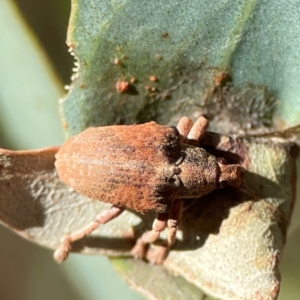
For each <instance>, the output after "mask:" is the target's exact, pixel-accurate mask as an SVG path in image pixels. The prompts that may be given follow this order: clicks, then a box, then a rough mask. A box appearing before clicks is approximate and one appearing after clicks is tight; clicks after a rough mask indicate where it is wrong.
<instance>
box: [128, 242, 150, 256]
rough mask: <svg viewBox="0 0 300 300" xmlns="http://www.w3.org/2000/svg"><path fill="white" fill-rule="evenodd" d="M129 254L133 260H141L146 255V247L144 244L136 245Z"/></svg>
mask: <svg viewBox="0 0 300 300" xmlns="http://www.w3.org/2000/svg"><path fill="white" fill-rule="evenodd" d="M130 253H131V254H132V256H133V257H134V258H139V259H143V258H144V257H145V254H146V245H145V244H144V243H136V244H135V245H134V247H133V248H132V249H131V251H130Z"/></svg>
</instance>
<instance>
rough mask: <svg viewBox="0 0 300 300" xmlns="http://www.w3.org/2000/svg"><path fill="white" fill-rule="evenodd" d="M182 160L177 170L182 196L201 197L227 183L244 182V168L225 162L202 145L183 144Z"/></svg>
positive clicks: (236, 184)
mask: <svg viewBox="0 0 300 300" xmlns="http://www.w3.org/2000/svg"><path fill="white" fill-rule="evenodd" d="M182 152H183V156H182V162H179V164H178V167H177V168H176V172H177V174H178V177H179V180H180V182H181V185H180V186H179V188H178V190H179V191H178V194H179V196H180V197H182V198H199V197H201V196H203V195H206V194H209V193H211V192H212V191H213V190H215V189H217V188H223V187H225V186H226V185H231V186H236V187H238V186H240V185H241V184H242V178H241V173H242V168H241V167H240V165H236V164H225V160H223V159H219V158H216V157H215V156H214V155H211V154H210V153H208V152H207V151H206V150H205V149H203V148H200V147H193V146H189V145H182Z"/></svg>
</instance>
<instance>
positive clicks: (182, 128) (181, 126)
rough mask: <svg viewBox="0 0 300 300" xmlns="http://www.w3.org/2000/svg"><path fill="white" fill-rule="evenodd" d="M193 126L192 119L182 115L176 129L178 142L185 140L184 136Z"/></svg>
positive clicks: (185, 136)
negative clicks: (178, 136)
mask: <svg viewBox="0 0 300 300" xmlns="http://www.w3.org/2000/svg"><path fill="white" fill-rule="evenodd" d="M192 127H193V121H192V120H191V119H190V118H188V117H182V118H181V119H180V120H179V122H178V124H177V129H178V131H179V133H180V142H181V143H184V142H185V141H186V138H187V136H188V134H189V132H190V130H191V128H192Z"/></svg>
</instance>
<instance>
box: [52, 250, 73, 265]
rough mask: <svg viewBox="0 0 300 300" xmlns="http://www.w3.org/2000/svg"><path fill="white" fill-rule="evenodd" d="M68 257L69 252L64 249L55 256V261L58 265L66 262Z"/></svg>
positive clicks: (57, 251)
mask: <svg viewBox="0 0 300 300" xmlns="http://www.w3.org/2000/svg"><path fill="white" fill-rule="evenodd" d="M68 256H69V251H65V250H64V249H57V250H56V251H55V252H54V254H53V257H54V259H55V261H57V262H58V263H61V262H63V261H65V260H66V259H67V258H68Z"/></svg>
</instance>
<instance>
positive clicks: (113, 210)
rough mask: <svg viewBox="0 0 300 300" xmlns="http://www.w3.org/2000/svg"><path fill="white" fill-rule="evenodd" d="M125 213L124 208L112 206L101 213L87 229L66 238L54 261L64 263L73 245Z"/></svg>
mask: <svg viewBox="0 0 300 300" xmlns="http://www.w3.org/2000/svg"><path fill="white" fill-rule="evenodd" d="M123 211H124V208H122V207H117V206H114V205H113V206H111V207H110V208H109V209H108V210H105V211H103V212H101V213H100V214H99V215H98V216H97V217H96V219H95V220H94V221H93V222H91V223H90V224H88V225H86V226H85V227H83V228H81V229H79V230H78V231H75V232H73V233H71V234H70V235H66V236H64V238H63V240H62V244H61V246H60V247H59V248H58V249H57V250H56V251H55V252H54V255H53V256H54V259H55V260H56V261H57V262H62V261H64V260H66V259H67V258H68V255H69V252H70V250H71V247H72V243H73V242H75V241H77V240H80V239H82V238H84V237H85V236H87V235H89V234H91V233H92V232H93V231H94V230H95V229H97V228H98V227H99V225H101V224H105V223H107V222H109V221H111V220H112V219H114V218H116V217H117V216H119V215H120V214H121V213H122V212H123Z"/></svg>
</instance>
